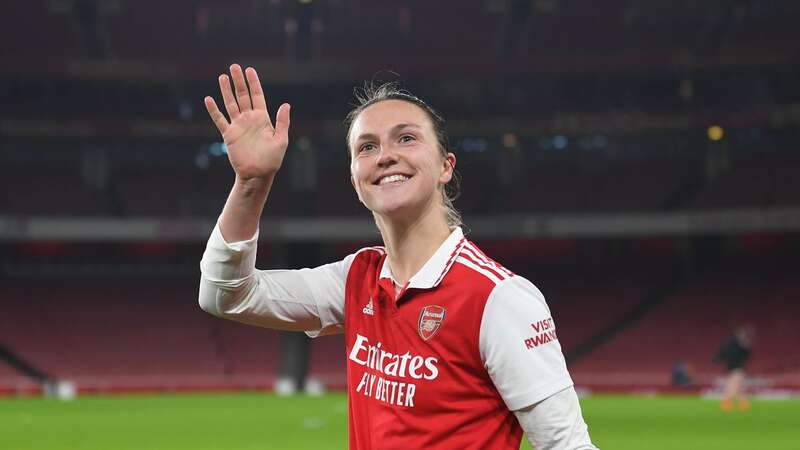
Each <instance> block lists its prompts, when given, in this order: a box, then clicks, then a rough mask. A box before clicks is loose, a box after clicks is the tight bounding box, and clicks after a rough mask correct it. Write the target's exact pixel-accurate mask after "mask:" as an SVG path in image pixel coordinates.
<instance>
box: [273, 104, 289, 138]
mask: <svg viewBox="0 0 800 450" xmlns="http://www.w3.org/2000/svg"><path fill="white" fill-rule="evenodd" d="M291 109H292V106H291V105H290V104H288V103H284V104H282V105H281V107H280V108H278V114H276V116H275V134H277V135H280V136H282V137H285V138H288V137H289V123H290V119H289V112H290V110H291Z"/></svg>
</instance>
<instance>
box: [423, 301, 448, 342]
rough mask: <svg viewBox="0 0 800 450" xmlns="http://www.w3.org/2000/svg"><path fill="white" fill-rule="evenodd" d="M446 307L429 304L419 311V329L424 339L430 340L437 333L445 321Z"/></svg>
mask: <svg viewBox="0 0 800 450" xmlns="http://www.w3.org/2000/svg"><path fill="white" fill-rule="evenodd" d="M445 311H446V310H445V308H443V307H441V306H437V305H428V306H426V307H424V308H422V311H420V313H419V326H418V329H417V331H419V335H420V337H421V338H422V339H424V340H426V341H427V340H428V339H430V338H432V337H433V336H434V335H436V332H437V331H439V328H441V327H442V322H444V313H445Z"/></svg>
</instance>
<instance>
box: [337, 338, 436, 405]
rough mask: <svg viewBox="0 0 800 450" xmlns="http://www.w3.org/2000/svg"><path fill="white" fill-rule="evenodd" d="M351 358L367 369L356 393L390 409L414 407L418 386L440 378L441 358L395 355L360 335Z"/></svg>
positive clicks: (407, 353)
mask: <svg viewBox="0 0 800 450" xmlns="http://www.w3.org/2000/svg"><path fill="white" fill-rule="evenodd" d="M348 359H350V361H352V362H353V363H355V364H358V365H359V366H363V367H365V368H367V369H368V370H365V371H364V372H363V373H362V374H361V379H360V381H359V382H358V385H357V386H356V392H357V393H360V394H362V395H364V396H365V397H369V398H373V399H375V400H376V401H379V402H381V403H384V404H387V405H391V406H400V407H404V408H413V407H414V406H415V405H414V396H415V395H416V393H417V383H419V382H424V381H430V380H435V379H436V378H437V377H438V376H439V368H438V367H437V365H438V364H439V359H438V358H435V357H433V356H428V357H424V356H421V355H414V354H412V353H410V352H405V353H403V354H396V353H393V352H391V351H388V350H386V349H384V348H383V344H382V343H381V342H380V341H379V342H376V343H375V345H372V344H370V342H369V338H367V337H365V336H362V335H360V334H357V333H356V341H355V342H354V343H353V347H352V348H351V349H350V354H349V356H348Z"/></svg>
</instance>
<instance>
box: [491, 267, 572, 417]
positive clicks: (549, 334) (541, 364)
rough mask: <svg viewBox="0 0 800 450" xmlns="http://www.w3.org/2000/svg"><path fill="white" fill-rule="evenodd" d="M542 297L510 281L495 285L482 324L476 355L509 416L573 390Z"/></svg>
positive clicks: (515, 280)
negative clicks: (506, 408) (506, 407)
mask: <svg viewBox="0 0 800 450" xmlns="http://www.w3.org/2000/svg"><path fill="white" fill-rule="evenodd" d="M555 331H556V328H555V324H554V322H553V319H552V316H551V315H550V309H549V308H548V307H547V303H545V301H544V296H542V293H541V292H539V290H538V289H537V288H536V286H534V285H533V284H532V283H531V282H530V281H528V280H526V279H525V278H524V277H521V276H514V277H511V278H508V279H506V280H504V281H502V282H500V283H499V284H498V285H497V286H495V288H494V290H493V291H492V293H491V294H490V295H489V298H488V300H487V302H486V306H485V307H484V311H483V318H482V320H481V329H480V341H479V342H480V344H479V345H480V353H481V357H482V358H483V362H484V366H485V367H486V370H487V372H488V373H489V376H490V377H491V379H492V381H493V382H494V385H495V387H496V388H497V390H498V392H499V393H500V395H501V396H502V397H503V400H504V401H505V403H506V406H508V409H509V410H511V411H516V410H518V409H522V408H525V407H528V406H531V405H533V404H535V403H538V402H540V401H542V400H544V399H546V398H548V397H550V396H551V395H553V394H555V393H556V392H559V391H562V390H564V389H566V388H568V387H571V386H572V379H571V378H570V376H569V373H568V372H567V365H566V363H565V362H564V355H562V353H561V345H560V344H559V342H558V338H557V335H556V332H555Z"/></svg>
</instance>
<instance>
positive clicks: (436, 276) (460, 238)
mask: <svg viewBox="0 0 800 450" xmlns="http://www.w3.org/2000/svg"><path fill="white" fill-rule="evenodd" d="M464 242H465V239H464V232H463V231H461V227H456V228H455V229H454V230H453V231H452V232H451V233H450V236H448V237H447V239H445V240H444V242H442V245H440V246H439V249H438V250H436V253H434V254H433V256H431V257H430V259H428V261H427V262H426V263H425V264H424V265H423V266H422V268H421V269H419V272H417V273H416V274H414V276H413V277H411V279H410V280H408V286H406V289H411V288H415V289H430V288H432V287H436V286H437V285H438V284H439V283H440V282H441V281H442V279H443V278H444V276H445V275H446V274H447V271H448V270H450V267H451V266H452V265H453V262H454V261H455V260H456V256H457V255H458V253H459V252H460V251H461V248H462V247H463V246H464ZM380 278H381V279H384V278H388V279H390V280H392V282H393V283H394V284H398V283H397V281H396V280H395V279H394V276H392V269H391V267H389V258H388V257H387V258H384V259H383V266H381V275H380Z"/></svg>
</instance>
